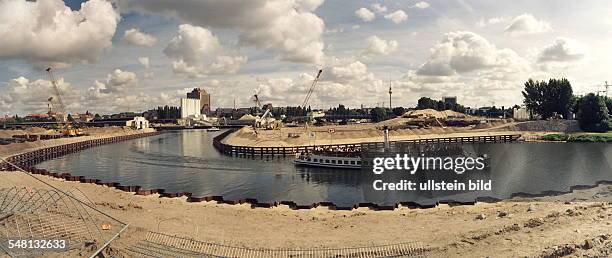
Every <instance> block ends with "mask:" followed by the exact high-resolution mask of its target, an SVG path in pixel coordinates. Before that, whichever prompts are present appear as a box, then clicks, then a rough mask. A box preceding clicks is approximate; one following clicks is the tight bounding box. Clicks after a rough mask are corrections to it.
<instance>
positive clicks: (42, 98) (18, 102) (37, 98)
mask: <svg viewBox="0 0 612 258" xmlns="http://www.w3.org/2000/svg"><path fill="white" fill-rule="evenodd" d="M56 82H57V85H58V88H59V89H60V92H61V93H62V99H63V102H64V104H65V105H67V107H66V109H67V110H68V111H69V110H70V109H72V108H75V107H78V98H79V94H78V93H77V91H76V90H75V89H74V87H72V85H70V84H69V83H67V82H65V81H64V78H57V80H56ZM49 97H55V94H54V90H53V85H52V84H51V82H50V81H48V80H41V79H39V80H35V81H30V80H29V79H27V78H25V77H22V76H20V77H18V78H15V79H12V80H10V81H9V82H8V84H7V86H6V91H3V94H2V96H0V101H1V102H3V103H4V104H3V105H4V106H5V107H9V108H10V107H17V106H19V108H20V109H21V110H24V111H26V112H29V113H33V112H35V113H44V112H45V111H47V103H48V99H49ZM54 104H57V102H54ZM53 108H54V109H56V110H59V109H58V107H57V106H55V107H53Z"/></svg>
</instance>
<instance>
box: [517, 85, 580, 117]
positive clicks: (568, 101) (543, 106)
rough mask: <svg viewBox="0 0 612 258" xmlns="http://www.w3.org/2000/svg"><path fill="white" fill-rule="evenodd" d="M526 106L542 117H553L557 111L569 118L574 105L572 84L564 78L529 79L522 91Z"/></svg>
mask: <svg viewBox="0 0 612 258" xmlns="http://www.w3.org/2000/svg"><path fill="white" fill-rule="evenodd" d="M522 94H523V97H524V98H525V99H524V101H523V102H524V103H525V106H526V107H527V108H528V109H530V110H533V111H534V112H535V113H536V114H538V115H540V116H541V117H542V119H547V118H549V117H552V116H553V115H554V114H555V113H557V114H559V115H563V117H565V118H568V117H569V114H570V110H571V107H572V97H573V91H572V85H571V84H570V82H569V81H568V80H567V79H565V78H563V79H550V80H549V81H548V82H546V81H534V80H532V79H529V80H528V81H527V82H526V83H525V89H524V90H523V92H522Z"/></svg>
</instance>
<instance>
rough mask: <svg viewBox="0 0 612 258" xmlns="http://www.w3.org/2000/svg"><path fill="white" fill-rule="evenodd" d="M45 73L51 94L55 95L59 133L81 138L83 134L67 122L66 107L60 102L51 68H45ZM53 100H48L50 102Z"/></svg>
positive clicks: (58, 90) (60, 96) (60, 98)
mask: <svg viewBox="0 0 612 258" xmlns="http://www.w3.org/2000/svg"><path fill="white" fill-rule="evenodd" d="M46 71H47V73H48V74H49V78H50V79H51V84H52V85H53V93H54V94H55V99H56V100H57V104H58V108H59V110H58V111H56V112H57V122H58V126H59V131H60V133H61V134H62V135H63V136H68V137H75V136H83V135H85V133H84V132H83V131H82V130H81V129H80V128H75V127H73V126H72V123H71V122H70V121H68V117H67V115H66V107H65V106H64V102H63V101H62V93H61V91H60V88H59V86H57V81H56V80H55V76H53V72H52V71H51V67H49V68H47V70H46ZM52 99H53V98H49V101H51V100H52Z"/></svg>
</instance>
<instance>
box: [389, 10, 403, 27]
mask: <svg viewBox="0 0 612 258" xmlns="http://www.w3.org/2000/svg"><path fill="white" fill-rule="evenodd" d="M385 19H387V20H391V21H393V22H394V23H396V24H399V23H401V22H403V21H405V20H406V19H408V15H406V13H405V12H404V11H402V10H397V11H395V12H392V13H390V14H387V15H385Z"/></svg>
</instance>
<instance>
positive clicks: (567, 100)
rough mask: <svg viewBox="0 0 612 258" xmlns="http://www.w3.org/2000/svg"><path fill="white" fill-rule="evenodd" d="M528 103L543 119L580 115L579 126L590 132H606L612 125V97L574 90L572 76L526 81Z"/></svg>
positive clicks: (525, 95) (569, 117)
mask: <svg viewBox="0 0 612 258" xmlns="http://www.w3.org/2000/svg"><path fill="white" fill-rule="evenodd" d="M522 94H523V97H524V101H523V103H524V104H525V107H527V109H528V110H530V111H531V112H533V113H534V114H536V115H538V116H539V117H540V118H542V119H548V118H553V117H563V118H566V119H571V118H572V117H571V114H572V112H573V113H575V114H576V116H577V118H578V124H579V125H580V129H582V130H583V131H587V132H606V131H609V130H610V129H612V124H611V121H610V110H612V99H610V98H607V97H604V96H599V95H595V94H594V93H589V94H587V95H585V96H576V95H574V94H573V90H572V85H571V83H570V82H569V80H567V79H565V78H562V79H550V80H548V81H534V80H532V79H529V80H528V81H527V82H525V88H524V90H523V91H522Z"/></svg>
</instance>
